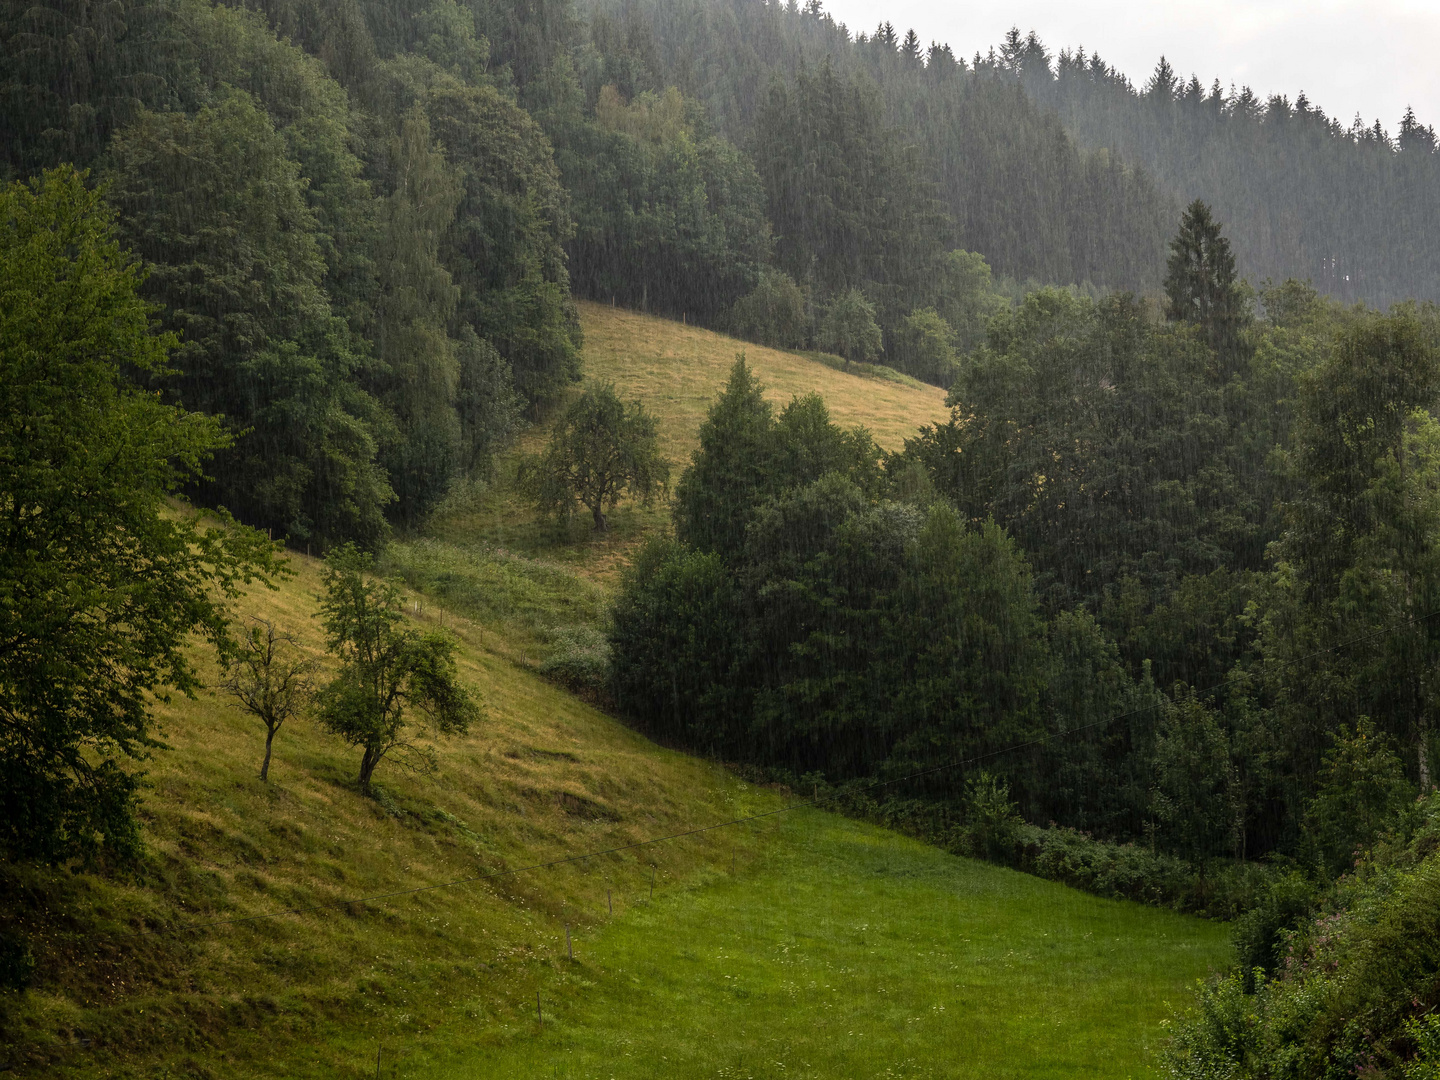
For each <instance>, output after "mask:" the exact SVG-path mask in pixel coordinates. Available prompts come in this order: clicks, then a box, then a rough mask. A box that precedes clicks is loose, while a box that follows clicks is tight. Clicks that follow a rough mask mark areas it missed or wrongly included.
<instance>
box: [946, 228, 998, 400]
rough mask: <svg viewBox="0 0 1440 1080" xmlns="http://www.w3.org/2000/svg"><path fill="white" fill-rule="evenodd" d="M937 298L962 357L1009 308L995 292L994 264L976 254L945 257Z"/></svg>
mask: <svg viewBox="0 0 1440 1080" xmlns="http://www.w3.org/2000/svg"><path fill="white" fill-rule="evenodd" d="M934 295H935V300H934V306H935V309H936V311H937V312H938V313H939V314H940V317H941V318H942V319H944V320H945V323H946V325H947V326H949V327H950V330H951V332H952V333H953V334H954V345H955V348H956V350H957V351H958V352H960V353H962V354H963V353H968V352H969V351H970V350H971V349H973V348H975V346H977V345H979V344H980V343H981V342H983V341H984V340H985V326H986V324H987V323H988V322H989V321H990V317H991V316H992V315H994V314H995V312H997V311H999V310H1000V309H1001V308H1002V307H1004V306H1006V300H1005V298H1004V297H1003V296H1001V295H1000V294H999V293H998V292H996V291H995V288H994V284H993V278H992V276H991V273H990V264H989V263H987V262H986V261H985V257H984V256H983V255H981V254H980V253H979V252H975V251H952V252H950V253H949V254H948V255H946V256H945V259H944V261H943V262H942V263H941V267H940V272H939V275H938V280H937V282H936V284H935V286H934ZM946 385H947V387H948V384H946Z"/></svg>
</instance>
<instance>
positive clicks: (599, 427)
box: [525, 383, 670, 532]
mask: <svg viewBox="0 0 1440 1080" xmlns="http://www.w3.org/2000/svg"><path fill="white" fill-rule="evenodd" d="M669 480H670V463H669V462H668V461H666V460H665V459H664V458H662V457H661V456H660V453H659V448H658V446H657V444H656V438H655V418H654V417H653V416H651V415H650V414H649V413H647V412H646V411H645V407H644V406H643V405H641V404H640V402H638V401H632V402H630V403H629V404H626V403H625V402H623V401H621V400H620V398H619V397H618V396H616V394H615V387H614V386H612V385H611V384H609V383H606V384H604V385H602V386H592V387H589V388H587V389H586V391H585V392H584V393H583V394H581V395H580V396H579V397H578V398H576V399H575V401H574V402H572V403H571V404H570V406H569V407H568V408H567V409H566V410H565V415H564V416H563V417H562V418H561V420H560V423H559V424H558V425H556V428H555V432H554V434H553V435H552V436H551V438H550V445H549V446H548V447H547V448H546V450H545V453H544V454H543V455H541V456H540V458H539V459H538V460H536V461H534V462H531V463H529V464H528V474H527V478H526V480H525V484H526V486H527V490H529V491H530V492H531V494H532V496H533V498H534V500H535V504H536V505H537V506H538V507H539V508H540V510H541V512H543V513H551V514H557V515H560V516H563V517H569V516H570V514H571V513H572V512H573V510H574V508H575V504H576V503H579V504H580V505H581V506H583V507H585V509H587V510H589V511H590V515H591V517H592V518H593V519H594V522H595V531H596V532H604V531H605V528H606V525H605V514H606V512H607V511H613V510H614V509H615V507H616V506H618V505H619V503H620V500H621V499H623V498H625V497H626V496H629V497H630V498H633V499H637V500H639V502H640V504H641V505H642V506H648V505H649V504H650V501H651V500H652V499H653V498H655V496H656V495H657V494H659V493H660V492H662V491H664V489H665V487H666V485H667V484H668V483H669Z"/></svg>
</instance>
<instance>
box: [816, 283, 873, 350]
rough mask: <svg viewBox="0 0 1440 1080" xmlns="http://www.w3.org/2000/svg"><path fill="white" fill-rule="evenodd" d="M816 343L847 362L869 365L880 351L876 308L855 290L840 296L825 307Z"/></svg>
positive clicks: (817, 329) (817, 331)
mask: <svg viewBox="0 0 1440 1080" xmlns="http://www.w3.org/2000/svg"><path fill="white" fill-rule="evenodd" d="M815 341H816V344H818V345H819V346H820V348H822V349H825V350H826V351H828V352H833V353H836V354H837V355H839V356H843V357H844V358H845V359H846V360H849V361H852V362H855V363H861V364H868V363H869V362H870V361H872V360H874V359H875V358H876V357H877V356H879V355H880V353H881V352H882V351H883V348H882V345H881V337H880V327H879V325H878V324H877V323H876V322H875V305H874V304H872V303H870V301H869V300H867V299H866V298H865V294H864V293H862V292H860V290H858V289H849V290H847V291H845V292H843V293H840V294H839V295H838V296H836V297H835V298H834V299H833V300H831V301H830V303H829V304H827V305H826V306H825V313H824V314H823V315H821V316H820V325H819V326H818V327H817V328H816V330H815Z"/></svg>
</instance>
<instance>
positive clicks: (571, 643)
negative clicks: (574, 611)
mask: <svg viewBox="0 0 1440 1080" xmlns="http://www.w3.org/2000/svg"><path fill="white" fill-rule="evenodd" d="M540 673H541V674H542V675H544V676H546V677H547V678H550V679H553V680H555V682H557V683H559V684H560V685H561V686H563V687H565V688H566V689H568V690H571V691H573V692H574V693H576V694H580V695H581V696H582V697H585V698H587V699H589V700H592V701H593V700H596V699H598V698H601V697H603V696H604V695H605V693H606V688H607V687H608V686H609V683H610V642H609V640H608V639H607V638H606V637H605V634H604V633H603V632H602V631H600V630H597V629H595V628H594V627H593V626H566V627H562V628H560V629H559V630H556V631H555V635H554V637H553V638H552V640H551V651H550V655H549V656H547V657H546V658H545V659H544V661H542V662H541V664H540Z"/></svg>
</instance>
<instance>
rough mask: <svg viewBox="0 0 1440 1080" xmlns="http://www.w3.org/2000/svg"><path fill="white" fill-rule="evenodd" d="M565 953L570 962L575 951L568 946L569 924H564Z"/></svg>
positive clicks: (573, 957)
mask: <svg viewBox="0 0 1440 1080" xmlns="http://www.w3.org/2000/svg"><path fill="white" fill-rule="evenodd" d="M565 953H566V955H567V956H569V957H570V959H571V960H574V959H575V949H574V948H573V947H572V946H571V944H570V924H569V923H568V922H567V923H566V924H565Z"/></svg>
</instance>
